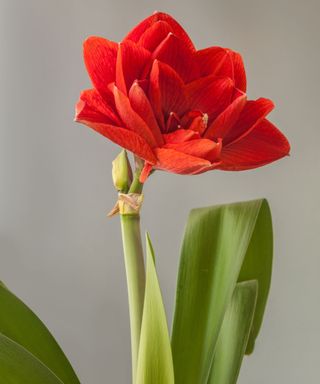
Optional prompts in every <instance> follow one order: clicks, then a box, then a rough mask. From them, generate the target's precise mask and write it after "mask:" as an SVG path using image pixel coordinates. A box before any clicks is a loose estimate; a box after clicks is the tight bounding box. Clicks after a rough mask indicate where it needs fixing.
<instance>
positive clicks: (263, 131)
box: [219, 119, 290, 171]
mask: <svg viewBox="0 0 320 384" xmlns="http://www.w3.org/2000/svg"><path fill="white" fill-rule="evenodd" d="M289 151H290V144H289V142H288V140H287V139H286V137H285V136H284V135H283V134H282V133H281V132H280V131H279V130H278V128H276V127H275V126H274V125H273V124H272V123H270V121H268V120H267V119H263V120H262V121H260V122H259V123H258V124H257V125H256V126H255V128H254V129H253V130H251V131H250V132H249V133H248V134H247V135H246V136H244V137H243V138H242V139H240V140H238V141H236V142H233V143H231V144H229V145H227V146H224V147H223V149H222V152H221V161H222V163H221V165H220V166H219V169H222V170H226V171H242V170H246V169H251V168H257V167H261V166H263V165H265V164H269V163H271V162H273V161H275V160H278V159H281V158H282V157H284V156H286V155H288V154H289Z"/></svg>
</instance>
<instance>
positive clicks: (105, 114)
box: [75, 89, 121, 125]
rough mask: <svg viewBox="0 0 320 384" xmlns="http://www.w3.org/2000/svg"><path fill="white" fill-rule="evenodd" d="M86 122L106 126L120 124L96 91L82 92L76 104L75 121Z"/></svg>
mask: <svg viewBox="0 0 320 384" xmlns="http://www.w3.org/2000/svg"><path fill="white" fill-rule="evenodd" d="M81 120H88V121H94V122H99V123H106V124H116V125H118V124H121V121H120V119H119V117H118V116H117V114H116V112H115V111H113V110H112V109H111V108H110V107H109V106H108V105H107V104H106V102H105V101H104V99H103V97H102V96H101V95H100V93H99V92H98V91H97V90H96V89H87V90H85V91H82V92H81V94H80V98H79V101H78V103H77V104H76V115H75V121H81Z"/></svg>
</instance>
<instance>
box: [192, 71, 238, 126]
mask: <svg viewBox="0 0 320 384" xmlns="http://www.w3.org/2000/svg"><path fill="white" fill-rule="evenodd" d="M186 92H187V95H188V98H189V102H190V108H191V109H194V110H199V111H201V112H202V113H206V114H207V115H208V122H209V124H211V122H212V121H213V120H214V119H215V118H216V117H217V116H218V115H219V114H220V113H221V112H222V111H223V110H224V109H225V108H226V107H227V106H228V105H229V104H230V102H231V99H232V96H233V93H234V83H233V81H232V80H231V79H230V78H227V77H226V78H216V77H215V76H208V77H201V78H200V79H198V80H195V81H193V82H191V83H189V84H187V86H186Z"/></svg>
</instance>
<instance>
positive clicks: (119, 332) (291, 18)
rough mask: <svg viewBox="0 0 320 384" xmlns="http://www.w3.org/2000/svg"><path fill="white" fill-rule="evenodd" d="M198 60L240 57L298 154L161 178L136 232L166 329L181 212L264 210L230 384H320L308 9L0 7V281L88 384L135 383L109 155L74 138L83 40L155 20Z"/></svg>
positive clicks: (226, 0)
mask: <svg viewBox="0 0 320 384" xmlns="http://www.w3.org/2000/svg"><path fill="white" fill-rule="evenodd" d="M156 9H158V10H163V11H167V12H169V13H172V15H173V16H175V17H176V18H177V19H178V20H179V21H180V22H181V23H182V24H183V25H184V27H185V28H186V29H187V31H188V32H189V33H190V35H191V36H192V38H193V39H194V42H195V43H196V45H197V46H198V47H199V48H200V47H206V46H209V45H222V46H227V47H231V48H233V49H235V50H238V51H240V52H241V53H242V54H243V56H244V58H245V63H246V68H247V73H248V81H249V90H248V93H249V96H250V98H256V97H259V96H265V97H270V98H272V99H273V100H274V101H275V103H276V105H277V108H276V110H275V111H274V112H273V113H272V116H271V119H272V121H273V122H275V123H276V124H277V125H278V126H279V127H280V128H281V129H282V131H283V132H284V133H285V134H286V135H287V136H288V138H289V140H290V142H291V144H292V155H291V157H290V158H286V159H284V160H282V161H280V162H278V163H276V164H272V165H269V166H267V167H264V168H261V169H258V170H254V171H250V172H244V173H222V172H211V173H207V174H203V175H201V176H197V177H184V176H176V175H170V174H164V173H160V172H159V173H156V174H155V175H154V176H152V178H151V179H150V180H149V181H148V183H147V185H146V188H145V194H146V201H145V205H144V209H143V227H144V229H145V228H147V229H148V230H149V231H150V233H151V236H152V239H153V242H154V246H155V250H156V253H157V258H158V271H159V275H160V281H161V286H162V290H163V295H164V299H165V304H166V308H167V313H168V316H169V318H171V313H172V303H173V295H174V289H175V276H176V272H177V262H178V251H179V243H180V238H181V235H182V232H183V226H184V223H185V220H186V217H187V213H188V211H189V210H190V208H192V207H195V206H205V205H211V204H215V203H220V202H231V201H236V200H247V199H251V198H256V197H262V196H265V197H267V198H268V199H269V201H270V203H271V207H272V211H273V219H274V229H275V261H274V274H273V284H272V290H271V295H270V301H269V305H268V308H267V313H266V317H265V321H264V324H263V329H262V332H261V335H260V337H259V340H258V342H257V347H256V351H255V353H254V355H253V356H251V357H250V358H247V359H246V360H245V363H244V365H243V369H242V372H241V376H240V380H239V383H240V384H241V383H242V384H244V383H246V384H256V383H259V384H267V383H268V384H269V383H290V384H298V383H301V382H304V383H318V382H319V374H318V371H319V364H320V359H319V344H320V337H319V324H320V310H319V288H320V283H319V268H320V261H319V257H320V255H319V247H318V241H319V224H320V222H319V216H320V215H319V213H320V209H319V197H318V196H319V192H320V190H319V189H320V185H319V141H320V135H319V68H320V50H319V32H320V31H319V12H320V6H319V2H318V1H311V0H309V1H306V0H305V1H298V0H296V1H293V0H291V1H281V0H269V1H262V0H261V1H260V0H258V1H257V0H256V1H253V0H241V1H236V0H234V1H230V0H220V1H218V0H215V1H214V0H212V1H208V0H207V1H197V2H196V1H191V0H187V1H180V2H178V1H175V2H173V1H150V0H149V1H147V0H146V1H130V0H90V1H89V0H87V1H84V0H83V1H75V0H74V1H71V0H68V1H66V0H54V1H53V0H52V1H48V0H46V1H44V0H28V1H23V0H21V1H17V0H0V48H1V49H0V52H1V60H0V84H1V87H0V115H1V138H0V143H1V150H0V156H1V161H0V175H1V176H0V177H1V179H0V209H1V212H0V249H1V258H0V278H1V279H2V280H3V281H4V282H5V283H6V284H7V285H8V286H9V287H10V288H11V289H12V290H13V291H14V292H16V293H17V294H18V295H19V296H20V297H21V298H22V299H23V300H25V301H26V302H27V303H28V304H29V305H30V306H31V307H32V308H33V309H34V310H35V311H36V312H37V313H38V314H39V316H40V317H41V318H42V319H43V320H44V321H45V323H46V324H47V325H48V326H49V328H50V329H51V330H52V332H53V333H54V335H55V336H56V337H57V339H58V340H59V342H60V343H61V345H62V347H63V348H64V350H65V351H66V353H67V355H68V356H69V357H70V359H71V361H72V363H73V364H74V367H75V368H76V370H77V371H78V373H79V376H80V378H81V380H82V381H83V383H88V384H89V383H90V384H100V383H120V384H122V383H124V384H125V383H129V382H130V380H129V378H130V352H129V343H128V341H129V329H128V310H127V297H126V286H125V277H124V276H125V275H124V266H123V259H122V252H121V239H120V233H119V222H118V220H119V219H118V218H114V219H107V217H106V213H107V211H108V210H109V209H110V208H111V207H112V206H113V203H114V201H115V197H116V196H115V192H114V190H113V187H112V183H111V160H112V159H113V158H114V157H115V155H116V154H117V153H118V148H117V147H116V146H115V145H114V144H112V143H110V142H108V141H107V140H105V139H104V138H103V137H102V136H99V135H98V134H96V133H94V132H93V131H91V130H89V129H88V128H86V127H84V126H81V125H77V124H75V123H73V121H72V119H73V110H74V103H75V101H76V100H77V97H78V94H79V92H80V90H81V89H84V88H87V87H88V86H89V80H88V76H87V74H86V71H85V69H84V65H83V62H82V47H81V44H82V41H83V40H84V39H85V38H86V37H87V36H89V35H101V36H105V37H108V38H110V39H114V40H116V41H119V40H120V39H121V38H122V37H123V36H124V35H125V34H126V33H127V31H128V30H129V29H131V28H132V27H133V26H134V25H135V24H136V23H137V22H138V21H139V20H140V19H142V18H144V17H145V16H147V15H149V14H150V13H152V12H153V11H154V10H156Z"/></svg>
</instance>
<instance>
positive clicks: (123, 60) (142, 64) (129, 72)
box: [116, 40, 151, 94]
mask: <svg viewBox="0 0 320 384" xmlns="http://www.w3.org/2000/svg"><path fill="white" fill-rule="evenodd" d="M150 59H151V53H150V52H149V51H147V50H146V49H144V48H143V47H141V46H138V45H136V44H135V43H133V42H132V41H130V40H128V41H124V42H122V43H119V49H118V55H117V64H116V85H117V87H118V88H119V89H120V90H121V91H122V92H123V93H125V94H127V91H128V90H129V89H130V87H131V85H132V83H133V82H134V81H135V80H137V79H140V78H141V75H142V74H143V73H144V71H145V68H146V67H147V66H148V65H150Z"/></svg>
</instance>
